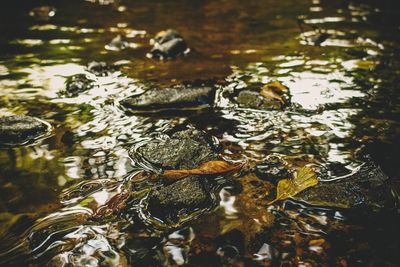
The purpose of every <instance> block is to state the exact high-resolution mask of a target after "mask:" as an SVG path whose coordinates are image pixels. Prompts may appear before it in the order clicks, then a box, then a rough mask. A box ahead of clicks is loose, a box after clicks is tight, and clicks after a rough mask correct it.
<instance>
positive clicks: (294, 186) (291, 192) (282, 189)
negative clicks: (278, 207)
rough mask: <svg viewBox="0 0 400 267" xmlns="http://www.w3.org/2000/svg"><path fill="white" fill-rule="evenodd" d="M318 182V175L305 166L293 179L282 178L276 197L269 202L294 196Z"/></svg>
mask: <svg viewBox="0 0 400 267" xmlns="http://www.w3.org/2000/svg"><path fill="white" fill-rule="evenodd" d="M317 184H318V179H317V175H316V174H315V172H314V170H313V169H311V168H309V167H303V168H301V169H300V170H298V171H297V173H296V175H295V177H294V178H293V179H283V180H280V181H279V183H278V187H277V192H276V198H275V199H274V200H273V201H271V202H270V203H269V204H272V203H274V202H276V201H278V200H281V199H285V198H288V197H293V196H295V195H297V194H298V193H300V192H301V191H303V190H305V189H307V188H309V187H312V186H315V185H317Z"/></svg>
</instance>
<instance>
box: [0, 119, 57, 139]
mask: <svg viewBox="0 0 400 267" xmlns="http://www.w3.org/2000/svg"><path fill="white" fill-rule="evenodd" d="M48 130H49V126H48V125H47V124H46V123H44V122H43V121H41V120H39V119H37V118H34V117H30V116H8V117H3V118H0V144H21V143H25V142H28V141H31V140H33V139H35V138H37V137H39V136H40V135H43V134H45V133H46V132H47V131H48Z"/></svg>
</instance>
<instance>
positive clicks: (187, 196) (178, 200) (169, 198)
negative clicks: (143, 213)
mask: <svg viewBox="0 0 400 267" xmlns="http://www.w3.org/2000/svg"><path fill="white" fill-rule="evenodd" d="M209 191H210V188H209V186H208V184H207V181H206V180H205V178H204V177H203V178H202V177H199V176H190V177H187V178H184V179H182V180H179V181H177V182H174V183H173V184H170V185H167V186H164V187H161V188H160V189H156V190H154V191H153V192H152V193H151V194H150V196H149V200H148V203H149V204H148V211H149V212H150V213H151V214H152V215H153V216H155V217H156V218H158V219H161V220H162V221H163V222H166V223H172V224H176V223H178V222H179V221H180V220H181V219H183V218H185V217H188V216H190V215H191V214H193V213H194V212H195V211H199V210H201V209H205V208H207V207H208V206H209V205H210V204H211V195H210V193H209Z"/></svg>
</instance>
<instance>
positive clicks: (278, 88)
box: [260, 81, 288, 104]
mask: <svg viewBox="0 0 400 267" xmlns="http://www.w3.org/2000/svg"><path fill="white" fill-rule="evenodd" d="M287 91H288V90H287V88H286V87H285V86H284V85H282V84H281V83H280V82H277V81H275V82H270V83H267V84H266V85H264V86H263V88H261V91H260V95H262V96H263V97H265V98H270V99H276V100H278V101H279V102H281V103H282V104H285V101H284V100H283V98H282V95H283V94H284V93H286V92H287Z"/></svg>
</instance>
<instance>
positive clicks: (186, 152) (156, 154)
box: [131, 129, 218, 169]
mask: <svg viewBox="0 0 400 267" xmlns="http://www.w3.org/2000/svg"><path fill="white" fill-rule="evenodd" d="M215 151H216V147H215V145H214V144H213V142H212V140H211V138H209V137H207V136H206V135H205V134H204V133H203V132H201V131H198V130H193V129H189V130H185V131H181V132H176V133H174V134H173V135H172V136H171V137H169V138H166V139H164V140H155V141H154V142H150V143H148V144H146V145H144V146H142V147H139V148H138V149H137V151H136V153H139V154H140V157H143V158H144V159H145V160H146V161H148V162H150V163H151V164H154V165H156V166H159V167H161V168H163V169H193V168H196V167H198V166H199V165H201V164H202V163H204V162H207V161H210V160H215V159H218V154H217V153H216V152H215ZM131 156H132V157H135V155H131Z"/></svg>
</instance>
